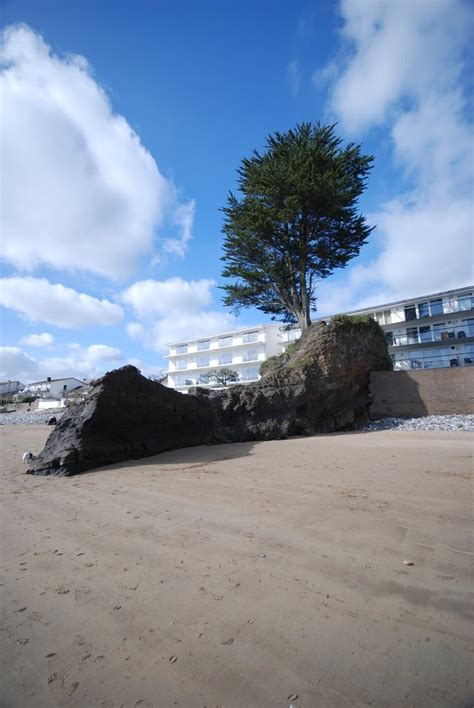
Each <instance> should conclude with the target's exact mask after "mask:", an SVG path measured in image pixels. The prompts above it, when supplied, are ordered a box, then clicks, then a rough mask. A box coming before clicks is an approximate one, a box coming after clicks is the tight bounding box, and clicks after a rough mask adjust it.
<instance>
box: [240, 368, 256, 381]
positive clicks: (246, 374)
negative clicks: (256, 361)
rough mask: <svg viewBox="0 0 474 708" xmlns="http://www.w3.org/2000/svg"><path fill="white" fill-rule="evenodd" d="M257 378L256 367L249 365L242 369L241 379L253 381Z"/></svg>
mask: <svg viewBox="0 0 474 708" xmlns="http://www.w3.org/2000/svg"><path fill="white" fill-rule="evenodd" d="M256 379H258V367H257V366H251V367H249V368H248V369H244V370H243V371H242V376H241V380H242V381H255V380H256Z"/></svg>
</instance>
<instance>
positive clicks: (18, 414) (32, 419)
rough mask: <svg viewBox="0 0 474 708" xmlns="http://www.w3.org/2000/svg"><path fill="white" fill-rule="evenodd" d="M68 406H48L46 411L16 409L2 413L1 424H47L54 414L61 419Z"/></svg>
mask: <svg viewBox="0 0 474 708" xmlns="http://www.w3.org/2000/svg"><path fill="white" fill-rule="evenodd" d="M65 410H66V408H47V409H46V410H44V411H37V410H35V411H15V412H11V413H1V414H0V425H47V424H48V421H49V420H51V417H52V415H53V414H54V417H55V418H56V419H57V420H58V421H59V420H60V419H61V417H62V415H63V413H64V411H65Z"/></svg>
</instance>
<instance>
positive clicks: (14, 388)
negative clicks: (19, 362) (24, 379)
mask: <svg viewBox="0 0 474 708" xmlns="http://www.w3.org/2000/svg"><path fill="white" fill-rule="evenodd" d="M24 388H25V384H24V383H21V381H1V382H0V396H8V395H13V394H15V393H18V391H22V390H23V389H24Z"/></svg>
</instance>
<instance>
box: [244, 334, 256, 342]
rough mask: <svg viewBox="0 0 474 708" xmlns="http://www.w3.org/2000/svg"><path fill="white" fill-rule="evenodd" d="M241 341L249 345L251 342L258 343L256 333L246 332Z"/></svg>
mask: <svg viewBox="0 0 474 708" xmlns="http://www.w3.org/2000/svg"><path fill="white" fill-rule="evenodd" d="M242 341H243V343H244V344H250V343H251V342H257V341H258V332H246V333H245V334H244V335H243V336H242Z"/></svg>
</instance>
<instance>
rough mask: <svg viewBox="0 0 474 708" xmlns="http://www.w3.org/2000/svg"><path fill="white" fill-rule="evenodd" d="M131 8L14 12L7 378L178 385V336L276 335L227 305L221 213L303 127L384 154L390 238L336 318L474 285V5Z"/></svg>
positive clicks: (9, 36)
mask: <svg viewBox="0 0 474 708" xmlns="http://www.w3.org/2000/svg"><path fill="white" fill-rule="evenodd" d="M110 7H111V5H110V4H108V3H104V2H96V0H89V1H88V2H87V3H84V2H82V1H80V0H69V1H68V2H67V3H58V2H56V0H52V1H49V0H34V1H33V2H26V1H25V2H24V1H22V0H9V1H7V2H5V3H3V7H2V10H3V15H2V21H3V22H4V24H3V27H2V35H1V39H0V70H1V75H0V82H1V86H0V91H1V108H0V110H1V112H2V114H1V123H0V130H1V136H0V137H1V155H0V159H1V178H2V179H1V190H2V193H1V208H2V213H1V237H2V242H1V247H2V249H1V256H2V261H1V274H0V276H1V284H0V309H1V316H2V322H1V323H2V347H1V358H0V379H2V380H4V379H7V378H19V379H20V380H22V381H25V382H28V381H32V380H34V379H38V378H42V377H45V376H53V377H57V376H61V375H72V376H83V377H89V376H97V375H99V374H100V373H102V372H104V371H106V370H108V369H111V368H115V367H116V366H120V365H122V364H124V363H126V362H131V363H134V364H136V365H138V366H139V367H140V368H142V370H143V371H144V372H145V373H148V374H151V373H156V372H158V371H159V370H160V369H162V368H163V367H164V366H165V365H166V364H165V362H164V360H163V359H162V355H163V353H165V352H166V343H167V342H170V341H173V340H177V339H180V338H186V337H191V336H200V335H201V334H203V335H206V334H212V333H216V332H219V331H225V330H227V329H231V328H233V327H235V326H245V325H247V324H253V323H256V322H261V321H262V315H261V313H258V312H253V311H245V312H242V313H241V314H240V317H239V318H236V317H235V316H234V315H233V314H232V313H230V312H229V311H226V310H225V309H224V308H223V307H222V305H221V302H220V301H221V294H220V291H219V289H218V286H219V284H222V278H221V276H220V271H221V266H222V264H221V262H220V260H219V258H220V255H221V243H222V235H221V233H220V229H221V224H222V214H221V212H220V211H219V210H220V208H221V207H222V206H224V204H225V200H226V195H227V193H228V191H229V190H230V189H235V183H236V172H235V171H236V168H237V167H238V165H239V163H240V161H241V159H242V157H244V156H247V155H249V154H250V152H251V151H252V150H253V149H254V148H261V147H262V146H263V145H264V142H265V138H266V136H267V135H268V134H269V133H271V132H274V131H275V130H280V131H281V130H287V129H288V128H290V127H293V126H294V125H295V124H296V123H298V122H301V121H317V120H320V121H322V122H337V123H338V131H339V133H340V135H341V137H343V139H344V140H345V141H348V142H349V141H357V142H361V143H362V145H363V148H364V150H365V151H366V152H370V153H372V154H374V155H375V158H376V161H375V167H374V170H373V173H372V177H371V180H370V183H369V188H368V190H367V193H366V194H365V195H364V198H363V200H362V208H363V211H364V213H365V214H366V215H367V216H368V218H369V220H370V222H371V223H372V224H375V225H376V229H375V231H374V232H373V235H372V237H371V241H370V244H368V245H367V246H366V247H365V248H364V249H363V252H362V254H361V255H360V257H359V258H357V259H356V260H354V261H353V262H352V263H351V265H350V266H349V267H348V268H346V269H345V270H344V271H341V272H339V273H337V274H336V275H334V276H332V277H331V278H329V279H327V280H326V281H324V282H322V283H320V284H319V285H318V310H319V314H321V315H326V314H331V313H333V312H337V311H343V310H349V309H354V308H356V307H358V306H363V305H367V306H368V305H376V304H378V303H381V302H387V301H389V300H393V299H398V298H402V297H414V296H417V295H422V294H424V293H428V292H436V291H439V290H444V289H448V288H452V287H457V286H464V285H468V284H471V283H472V281H473V280H474V278H473V274H472V225H473V212H472V196H473V194H472V178H473V165H474V155H473V142H472V115H473V95H472V85H471V76H472V70H473V67H472V42H473V39H474V36H473V22H474V6H473V5H472V3H470V2H468V0H465V1H463V0H342V1H341V2H334V3H330V2H328V3H321V2H298V0H291V1H290V0H288V2H284V1H282V0H278V1H277V0H268V1H267V2H261V3H249V2H244V1H243V0H242V1H241V2H239V1H236V2H234V3H221V2H218V1H217V0H216V1H215V2H210V1H207V0H200V1H199V2H197V0H196V2H191V1H189V2H184V1H180V0H177V2H173V3H171V2H160V1H159V0H155V2H149V1H147V0H134V2H132V0H129V1H128V0H126V1H124V2H121V3H114V6H113V12H111V11H110ZM470 62H471V63H470Z"/></svg>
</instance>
